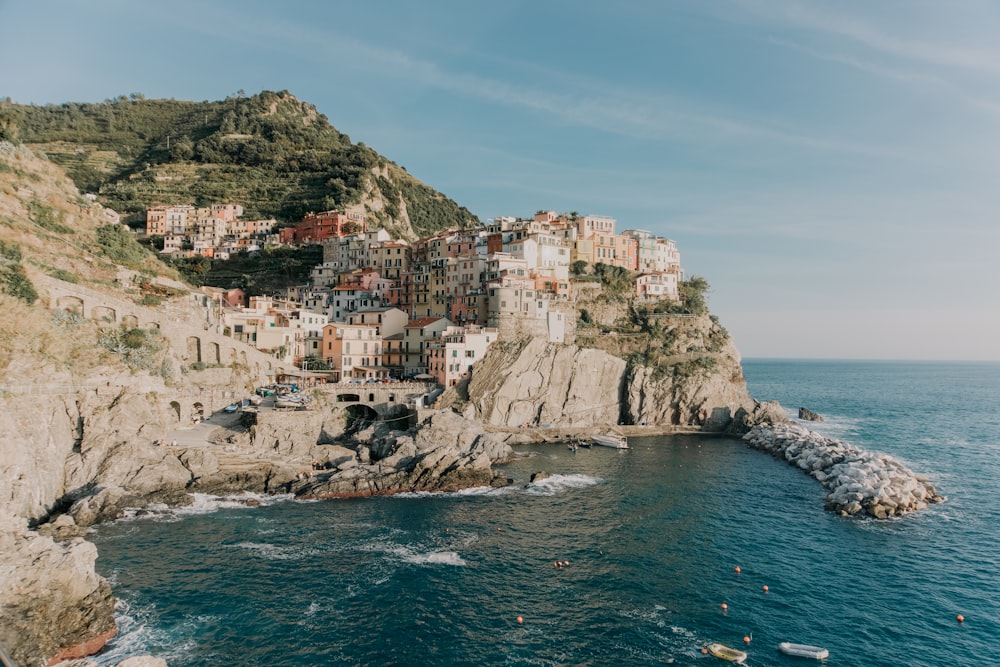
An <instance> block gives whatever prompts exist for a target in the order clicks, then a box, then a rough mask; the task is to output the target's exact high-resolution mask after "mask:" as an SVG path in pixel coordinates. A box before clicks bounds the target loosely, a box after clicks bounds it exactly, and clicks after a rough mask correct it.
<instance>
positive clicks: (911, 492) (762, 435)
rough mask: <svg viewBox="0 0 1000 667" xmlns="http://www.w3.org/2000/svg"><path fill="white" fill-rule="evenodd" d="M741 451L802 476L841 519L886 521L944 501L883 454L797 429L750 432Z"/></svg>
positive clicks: (773, 426)
mask: <svg viewBox="0 0 1000 667" xmlns="http://www.w3.org/2000/svg"><path fill="white" fill-rule="evenodd" d="M743 440H745V441H746V443H747V445H748V446H750V447H753V448H754V449H759V450H763V451H766V452H770V453H771V454H773V455H774V457H775V458H778V459H784V460H785V461H787V462H788V463H790V464H791V465H794V466H797V467H798V468H800V469H802V470H804V471H805V472H806V473H807V474H808V475H810V476H811V477H813V478H815V479H816V480H817V481H818V482H819V483H820V484H822V485H823V487H824V488H826V489H827V490H828V491H829V494H827V496H826V507H827V509H829V510H832V511H835V512H838V513H840V514H841V515H844V516H847V515H855V514H867V515H869V516H873V517H875V518H876V519H887V518H889V517H892V516H900V515H903V514H906V513H908V512H912V511H915V510H920V509H924V508H925V507H927V505H928V504H929V503H938V502H941V501H943V500H944V499H945V498H944V497H943V496H940V495H938V493H937V490H935V488H934V486H933V485H931V484H930V483H929V482H928V481H927V479H926V478H924V477H921V476H919V475H916V474H915V473H914V472H913V471H911V470H910V469H908V468H907V467H906V466H904V465H903V464H902V463H900V462H899V461H897V460H895V459H894V458H892V457H891V456H888V455H885V454H877V453H873V452H868V451H865V450H863V449H861V448H860V447H857V446H855V445H852V444H850V443H846V442H843V441H841V440H836V439H833V438H827V437H825V436H822V435H820V434H819V433H816V432H815V431H810V430H809V429H807V428H805V427H803V426H799V425H797V424H765V425H758V426H754V427H753V428H752V429H750V431H749V432H748V433H747V434H746V435H744V436H743Z"/></svg>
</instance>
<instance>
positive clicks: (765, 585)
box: [764, 584, 767, 593]
mask: <svg viewBox="0 0 1000 667" xmlns="http://www.w3.org/2000/svg"><path fill="white" fill-rule="evenodd" d="M764 592H765V593H766V592H767V584H764Z"/></svg>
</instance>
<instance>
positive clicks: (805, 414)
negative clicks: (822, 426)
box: [799, 408, 823, 422]
mask: <svg viewBox="0 0 1000 667" xmlns="http://www.w3.org/2000/svg"><path fill="white" fill-rule="evenodd" d="M799 419H802V420H805V421H809V422H821V421H823V418H822V417H821V416H820V415H818V414H816V413H815V412H813V411H812V410H810V409H808V408H799Z"/></svg>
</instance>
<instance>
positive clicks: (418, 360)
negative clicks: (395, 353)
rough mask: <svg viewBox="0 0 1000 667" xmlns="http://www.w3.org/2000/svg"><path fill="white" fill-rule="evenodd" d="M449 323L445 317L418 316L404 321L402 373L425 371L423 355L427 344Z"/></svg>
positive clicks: (412, 373)
mask: <svg viewBox="0 0 1000 667" xmlns="http://www.w3.org/2000/svg"><path fill="white" fill-rule="evenodd" d="M451 324H452V323H451V321H450V320H449V319H448V318H446V317H419V318H417V319H414V320H410V321H409V322H407V323H406V327H405V328H404V331H403V354H404V361H403V375H416V374H418V373H426V372H427V359H426V357H425V356H424V353H425V352H426V350H427V345H428V343H429V342H430V341H433V340H435V339H437V338H438V337H439V336H440V335H441V332H443V331H444V330H445V329H447V328H448V327H450V326H451Z"/></svg>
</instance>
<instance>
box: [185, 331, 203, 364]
mask: <svg viewBox="0 0 1000 667" xmlns="http://www.w3.org/2000/svg"><path fill="white" fill-rule="evenodd" d="M187 360H188V361H190V362H191V363H197V362H200V361H201V339H200V338H198V337H197V336H188V339H187Z"/></svg>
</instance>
